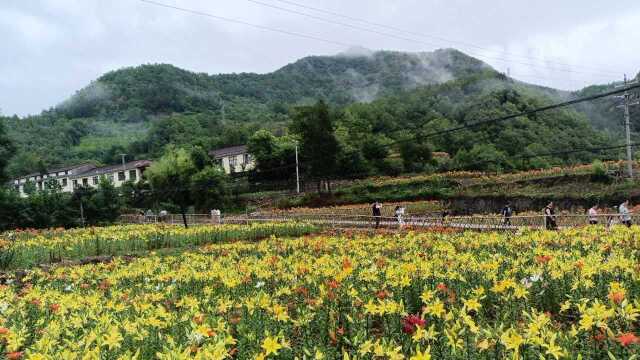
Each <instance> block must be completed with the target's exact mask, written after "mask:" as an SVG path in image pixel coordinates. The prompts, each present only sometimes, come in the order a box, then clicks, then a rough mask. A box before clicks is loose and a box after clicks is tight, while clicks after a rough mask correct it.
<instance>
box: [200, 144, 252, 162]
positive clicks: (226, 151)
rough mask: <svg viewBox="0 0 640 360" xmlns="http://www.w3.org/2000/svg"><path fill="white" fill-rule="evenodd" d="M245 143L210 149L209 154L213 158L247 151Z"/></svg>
mask: <svg viewBox="0 0 640 360" xmlns="http://www.w3.org/2000/svg"><path fill="white" fill-rule="evenodd" d="M247 151H248V150H247V145H238V146H230V147H226V148H222V149H217V150H211V151H209V155H210V156H212V157H213V158H214V159H221V158H223V157H225V156H232V155H240V154H246V153H247Z"/></svg>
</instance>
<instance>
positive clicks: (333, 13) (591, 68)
mask: <svg viewBox="0 0 640 360" xmlns="http://www.w3.org/2000/svg"><path fill="white" fill-rule="evenodd" d="M272 1H277V2H280V3H284V4H288V5H293V6H296V7H299V8H303V9H307V10H312V11H316V12H320V13H324V14H328V15H332V16H336V17H340V18H343V19H347V20H351V21H357V22H360V23H363V24H368V25H372V26H377V27H380V28H385V29H389V30H392V31H396V32H401V33H405V34H409V35H413V36H418V37H422V38H431V39H435V40H438V41H441V42H445V43H453V44H460V45H464V46H468V47H472V48H475V49H478V50H483V51H488V52H493V53H502V54H505V55H509V56H513V57H518V58H521V59H527V60H535V61H541V62H545V63H548V64H556V65H560V66H569V67H580V68H583V69H590V70H594V71H597V72H598V73H600V74H603V75H604V74H607V75H608V76H611V75H616V76H617V75H619V74H620V73H618V72H613V71H611V70H602V69H599V68H595V67H590V66H584V65H572V64H567V63H562V62H557V61H553V60H548V59H542V58H536V57H532V56H525V55H519V54H512V53H509V52H506V51H498V50H495V49H490V48H487V47H483V46H479V45H476V44H472V43H469V42H464V41H459V40H452V39H447V38H444V37H440V36H435V35H428V34H424V33H419V32H415V31H410V30H406V29H402V28H398V27H395V26H392V25H387V24H382V23H378V22H373V21H370V20H366V19H362V18H358V17H354V16H349V15H344V14H340V13H338V12H335V11H330V10H325V9H320V8H317V7H313V6H309V5H304V4H300V3H298V2H294V1H290V0H272ZM621 73H622V72H621Z"/></svg>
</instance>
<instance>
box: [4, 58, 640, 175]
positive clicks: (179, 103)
mask: <svg viewBox="0 0 640 360" xmlns="http://www.w3.org/2000/svg"><path fill="white" fill-rule="evenodd" d="M606 88H607V87H591V88H587V89H584V90H583V91H581V92H580V93H579V94H577V95H587V94H592V93H596V92H599V91H601V90H606ZM570 95H571V94H568V93H565V92H560V91H556V90H554V89H548V88H542V87H538V86H534V85H529V84H524V83H520V82H515V81H513V80H511V79H509V78H507V77H505V76H504V75H502V74H500V73H498V72H496V71H495V70H493V69H491V68H490V67H489V66H487V65H486V64H484V63H483V62H481V61H479V60H476V59H474V58H472V57H469V56H467V55H465V54H463V53H461V52H459V51H456V50H451V49H447V50H438V51H435V52H431V53H418V54H409V53H399V52H384V51H382V52H375V53H370V54H365V55H357V54H355V55H354V54H342V55H337V56H312V57H307V58H304V59H301V60H299V61H297V62H295V63H292V64H289V65H287V66H285V67H283V68H281V69H280V70H277V71H275V72H273V73H269V74H263V75H262V74H249V73H243V74H223V75H207V74H203V73H193V72H190V71H187V70H183V69H179V68H177V67H174V66H172V65H167V64H161V65H142V66H137V67H131V68H124V69H120V70H115V71H112V72H109V73H107V74H105V75H103V76H101V77H100V78H98V79H96V80H95V81H94V82H92V83H91V84H89V85H88V86H87V87H85V88H84V89H81V90H79V91H78V92H77V93H76V94H75V95H74V96H72V97H71V98H69V99H68V100H66V101H64V102H63V103H61V104H59V105H57V106H55V107H53V108H51V109H49V110H46V111H44V112H43V113H42V114H40V115H38V116H31V117H27V118H22V119H20V118H17V117H11V118H3V121H4V122H5V125H6V127H7V129H8V134H9V137H10V138H11V139H12V140H13V141H14V143H15V145H16V147H17V151H16V153H15V156H13V157H12V159H11V160H10V162H9V166H8V169H7V172H8V173H9V174H10V175H13V176H15V175H20V174H24V173H27V172H32V171H38V170H41V169H43V168H47V167H51V166H57V165H61V164H71V163H77V162H80V161H88V160H89V161H95V162H99V163H114V162H117V161H118V160H119V154H121V153H126V154H129V156H130V157H135V158H143V157H145V158H147V157H150V158H157V157H159V156H160V155H161V154H162V152H163V150H164V148H165V146H167V145H169V144H174V145H177V146H192V145H200V146H202V147H203V148H207V149H208V148H216V147H222V146H227V145H235V144H242V143H246V142H247V141H248V140H249V138H250V137H251V136H252V135H253V134H254V133H255V132H256V131H257V130H259V129H267V130H269V131H270V132H271V133H273V134H275V135H276V136H280V135H284V134H286V133H287V132H288V131H289V125H290V123H291V110H292V109H293V108H295V107H296V106H299V105H306V104H311V103H315V102H316V101H317V100H320V99H322V100H325V101H326V102H328V103H329V104H330V105H331V106H332V107H333V110H334V112H335V114H336V117H335V124H334V125H335V127H336V137H337V138H338V140H339V142H340V149H341V152H340V159H341V164H342V166H343V167H344V171H349V172H351V173H360V172H366V173H398V172H402V171H421V170H425V169H430V168H434V166H438V164H434V163H433V162H431V161H429V164H426V163H425V164H423V163H421V161H422V162H425V161H426V160H425V159H423V160H421V161H417V160H416V161H412V160H410V157H409V158H407V156H408V155H410V154H411V153H412V152H415V151H416V149H415V148H413V149H412V148H411V147H410V146H408V145H407V144H409V143H411V142H410V141H406V139H409V138H412V137H413V136H415V135H419V134H425V133H429V132H433V131H435V130H437V129H444V128H447V127H450V126H454V125H459V124H465V123H469V122H474V121H477V120H481V119H486V118H490V117H495V116H499V115H505V114H509V113H512V112H515V111H522V110H525V109H532V108H534V107H537V106H540V105H543V104H549V103H552V102H557V101H561V100H562V99H565V98H566V97H567V96H570ZM619 111H620V110H618V109H615V107H614V103H613V101H612V100H602V101H600V102H599V103H593V104H592V105H583V106H580V107H577V108H576V109H575V110H573V109H566V110H561V111H553V112H549V113H545V114H540V115H538V116H536V117H529V118H522V119H517V120H516V121H512V122H509V123H508V124H499V125H492V126H487V127H485V128H476V129H474V130H473V131H465V132H459V133H456V134H455V135H454V134H452V135H451V136H447V137H438V138H433V139H427V140H425V141H424V143H421V141H418V142H414V144H413V145H415V146H423V147H424V148H428V149H429V151H441V152H442V151H444V152H447V153H448V154H450V155H451V158H452V159H453V160H452V161H451V162H450V163H448V164H446V166H447V167H450V166H454V167H461V168H465V167H467V168H476V167H480V168H486V167H498V168H501V169H506V168H513V167H519V168H522V167H532V166H541V165H545V164H550V163H558V162H572V161H589V160H591V159H592V158H593V154H578V155H576V156H572V157H569V158H549V159H538V160H534V161H532V162H529V163H523V162H519V161H515V155H519V154H526V153H536V152H540V151H555V150H565V149H568V148H575V147H582V146H592V145H593V146H595V145H599V144H611V143H612V142H614V140H612V138H611V136H613V135H614V134H615V135H616V136H617V132H618V131H619V128H618V127H616V124H617V123H618V122H619V119H621V118H622V115H621V113H619ZM634 119H637V115H636V114H635V113H634ZM636 123H637V124H638V125H640V121H636ZM591 125H594V126H595V127H596V128H597V129H599V130H594V128H593V127H592V126H591ZM638 128H640V126H638ZM601 130H607V131H608V132H604V131H601ZM403 141H404V142H403ZM615 142H616V143H617V141H615ZM394 143H396V144H404V145H403V146H400V145H392V144H394ZM400 155H401V156H400ZM478 158H481V159H490V160H491V162H487V163H483V164H480V165H478V164H475V163H477V161H473V160H474V159H476V160H477V159H478ZM496 164H497V165H496ZM440 165H442V164H440ZM343 173H344V172H343Z"/></svg>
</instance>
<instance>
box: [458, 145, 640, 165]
mask: <svg viewBox="0 0 640 360" xmlns="http://www.w3.org/2000/svg"><path fill="white" fill-rule="evenodd" d="M632 145H633V146H637V145H640V143H637V144H632ZM626 147H627V145H616V146H606V147H597V148H582V149H573V150H563V151H553V152H547V153H540V154H530V155H518V156H512V157H511V159H513V160H527V159H534V158H539V157H549V156H559V155H571V154H578V153H582V152H590V153H596V152H601V151H605V150H616V149H623V148H626ZM499 161H500V160H497V159H490V160H489V159H488V160H483V161H477V162H473V163H469V164H464V166H465V167H470V166H475V165H483V164H487V163H495V162H499Z"/></svg>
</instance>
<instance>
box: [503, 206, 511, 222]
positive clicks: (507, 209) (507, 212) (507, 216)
mask: <svg viewBox="0 0 640 360" xmlns="http://www.w3.org/2000/svg"><path fill="white" fill-rule="evenodd" d="M512 215H513V209H512V208H511V204H510V203H507V205H505V206H504V208H502V217H503V221H502V223H503V224H504V225H511V216H512Z"/></svg>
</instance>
